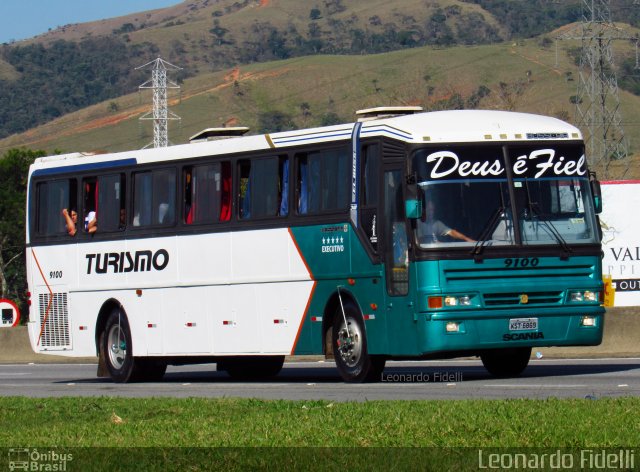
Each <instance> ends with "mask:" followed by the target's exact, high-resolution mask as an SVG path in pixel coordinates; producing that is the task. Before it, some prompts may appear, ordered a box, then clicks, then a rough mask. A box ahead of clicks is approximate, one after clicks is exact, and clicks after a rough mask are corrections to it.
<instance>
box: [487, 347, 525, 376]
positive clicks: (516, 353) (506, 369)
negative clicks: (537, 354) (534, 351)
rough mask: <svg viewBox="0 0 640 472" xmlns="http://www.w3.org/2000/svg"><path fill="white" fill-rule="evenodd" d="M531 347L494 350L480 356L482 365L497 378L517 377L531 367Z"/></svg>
mask: <svg viewBox="0 0 640 472" xmlns="http://www.w3.org/2000/svg"><path fill="white" fill-rule="evenodd" d="M530 357H531V348H530V347H514V348H508V349H492V350H490V351H485V352H484V353H482V354H481V355H480V359H482V364H483V365H484V367H485V369H487V370H488V371H489V373H490V374H491V375H494V376H496V377H516V376H518V375H520V374H521V373H522V371H523V370H524V369H526V368H527V365H529V358H530Z"/></svg>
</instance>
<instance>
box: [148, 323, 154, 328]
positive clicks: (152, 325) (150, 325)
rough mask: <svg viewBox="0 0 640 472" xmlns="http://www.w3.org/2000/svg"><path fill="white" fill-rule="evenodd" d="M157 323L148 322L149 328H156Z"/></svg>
mask: <svg viewBox="0 0 640 472" xmlns="http://www.w3.org/2000/svg"><path fill="white" fill-rule="evenodd" d="M155 327H156V324H155V323H147V328H155Z"/></svg>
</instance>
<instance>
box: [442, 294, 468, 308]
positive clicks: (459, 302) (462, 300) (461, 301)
mask: <svg viewBox="0 0 640 472" xmlns="http://www.w3.org/2000/svg"><path fill="white" fill-rule="evenodd" d="M444 305H445V306H471V297H470V296H469V295H456V296H452V295H449V296H447V297H444Z"/></svg>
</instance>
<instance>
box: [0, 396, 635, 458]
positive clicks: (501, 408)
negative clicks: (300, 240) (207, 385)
mask: <svg viewBox="0 0 640 472" xmlns="http://www.w3.org/2000/svg"><path fill="white" fill-rule="evenodd" d="M639 408H640V398H615V399H614V398H603V399H599V400H595V401H593V400H560V399H549V400H543V401H540V400H524V399H523V400H505V401H494V400H455V401H370V402H357V403H353V402H350V403H330V402H327V401H283V400H282V401H264V400H254V399H219V400H214V399H198V398H189V399H159V398H144V399H139V398H47V399H30V398H10V397H9V398H2V399H0V410H1V411H2V412H3V414H2V418H1V419H0V444H5V445H12V446H16V447H18V446H20V447H28V446H39V447H47V446H52V445H55V446H61V447H76V446H77V447H100V446H103V447H104V446H108V447H212V446H215V447H244V446H265V447H273V446H275V447H294V446H295V447H316V446H331V447H388V446H392V447H624V446H633V445H637V440H638V437H640V424H639V423H638V421H637V419H636V418H635V413H634V412H637V411H638V409H639Z"/></svg>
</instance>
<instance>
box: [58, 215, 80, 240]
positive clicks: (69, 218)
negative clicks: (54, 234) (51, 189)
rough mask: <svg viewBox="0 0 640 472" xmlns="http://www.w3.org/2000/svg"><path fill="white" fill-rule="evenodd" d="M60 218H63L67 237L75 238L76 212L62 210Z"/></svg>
mask: <svg viewBox="0 0 640 472" xmlns="http://www.w3.org/2000/svg"><path fill="white" fill-rule="evenodd" d="M62 217H63V218H64V221H65V225H66V227H67V233H68V234H69V236H75V235H76V231H77V228H76V225H77V224H78V212H77V211H75V210H74V209H73V208H72V209H71V210H68V209H67V208H63V209H62Z"/></svg>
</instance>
